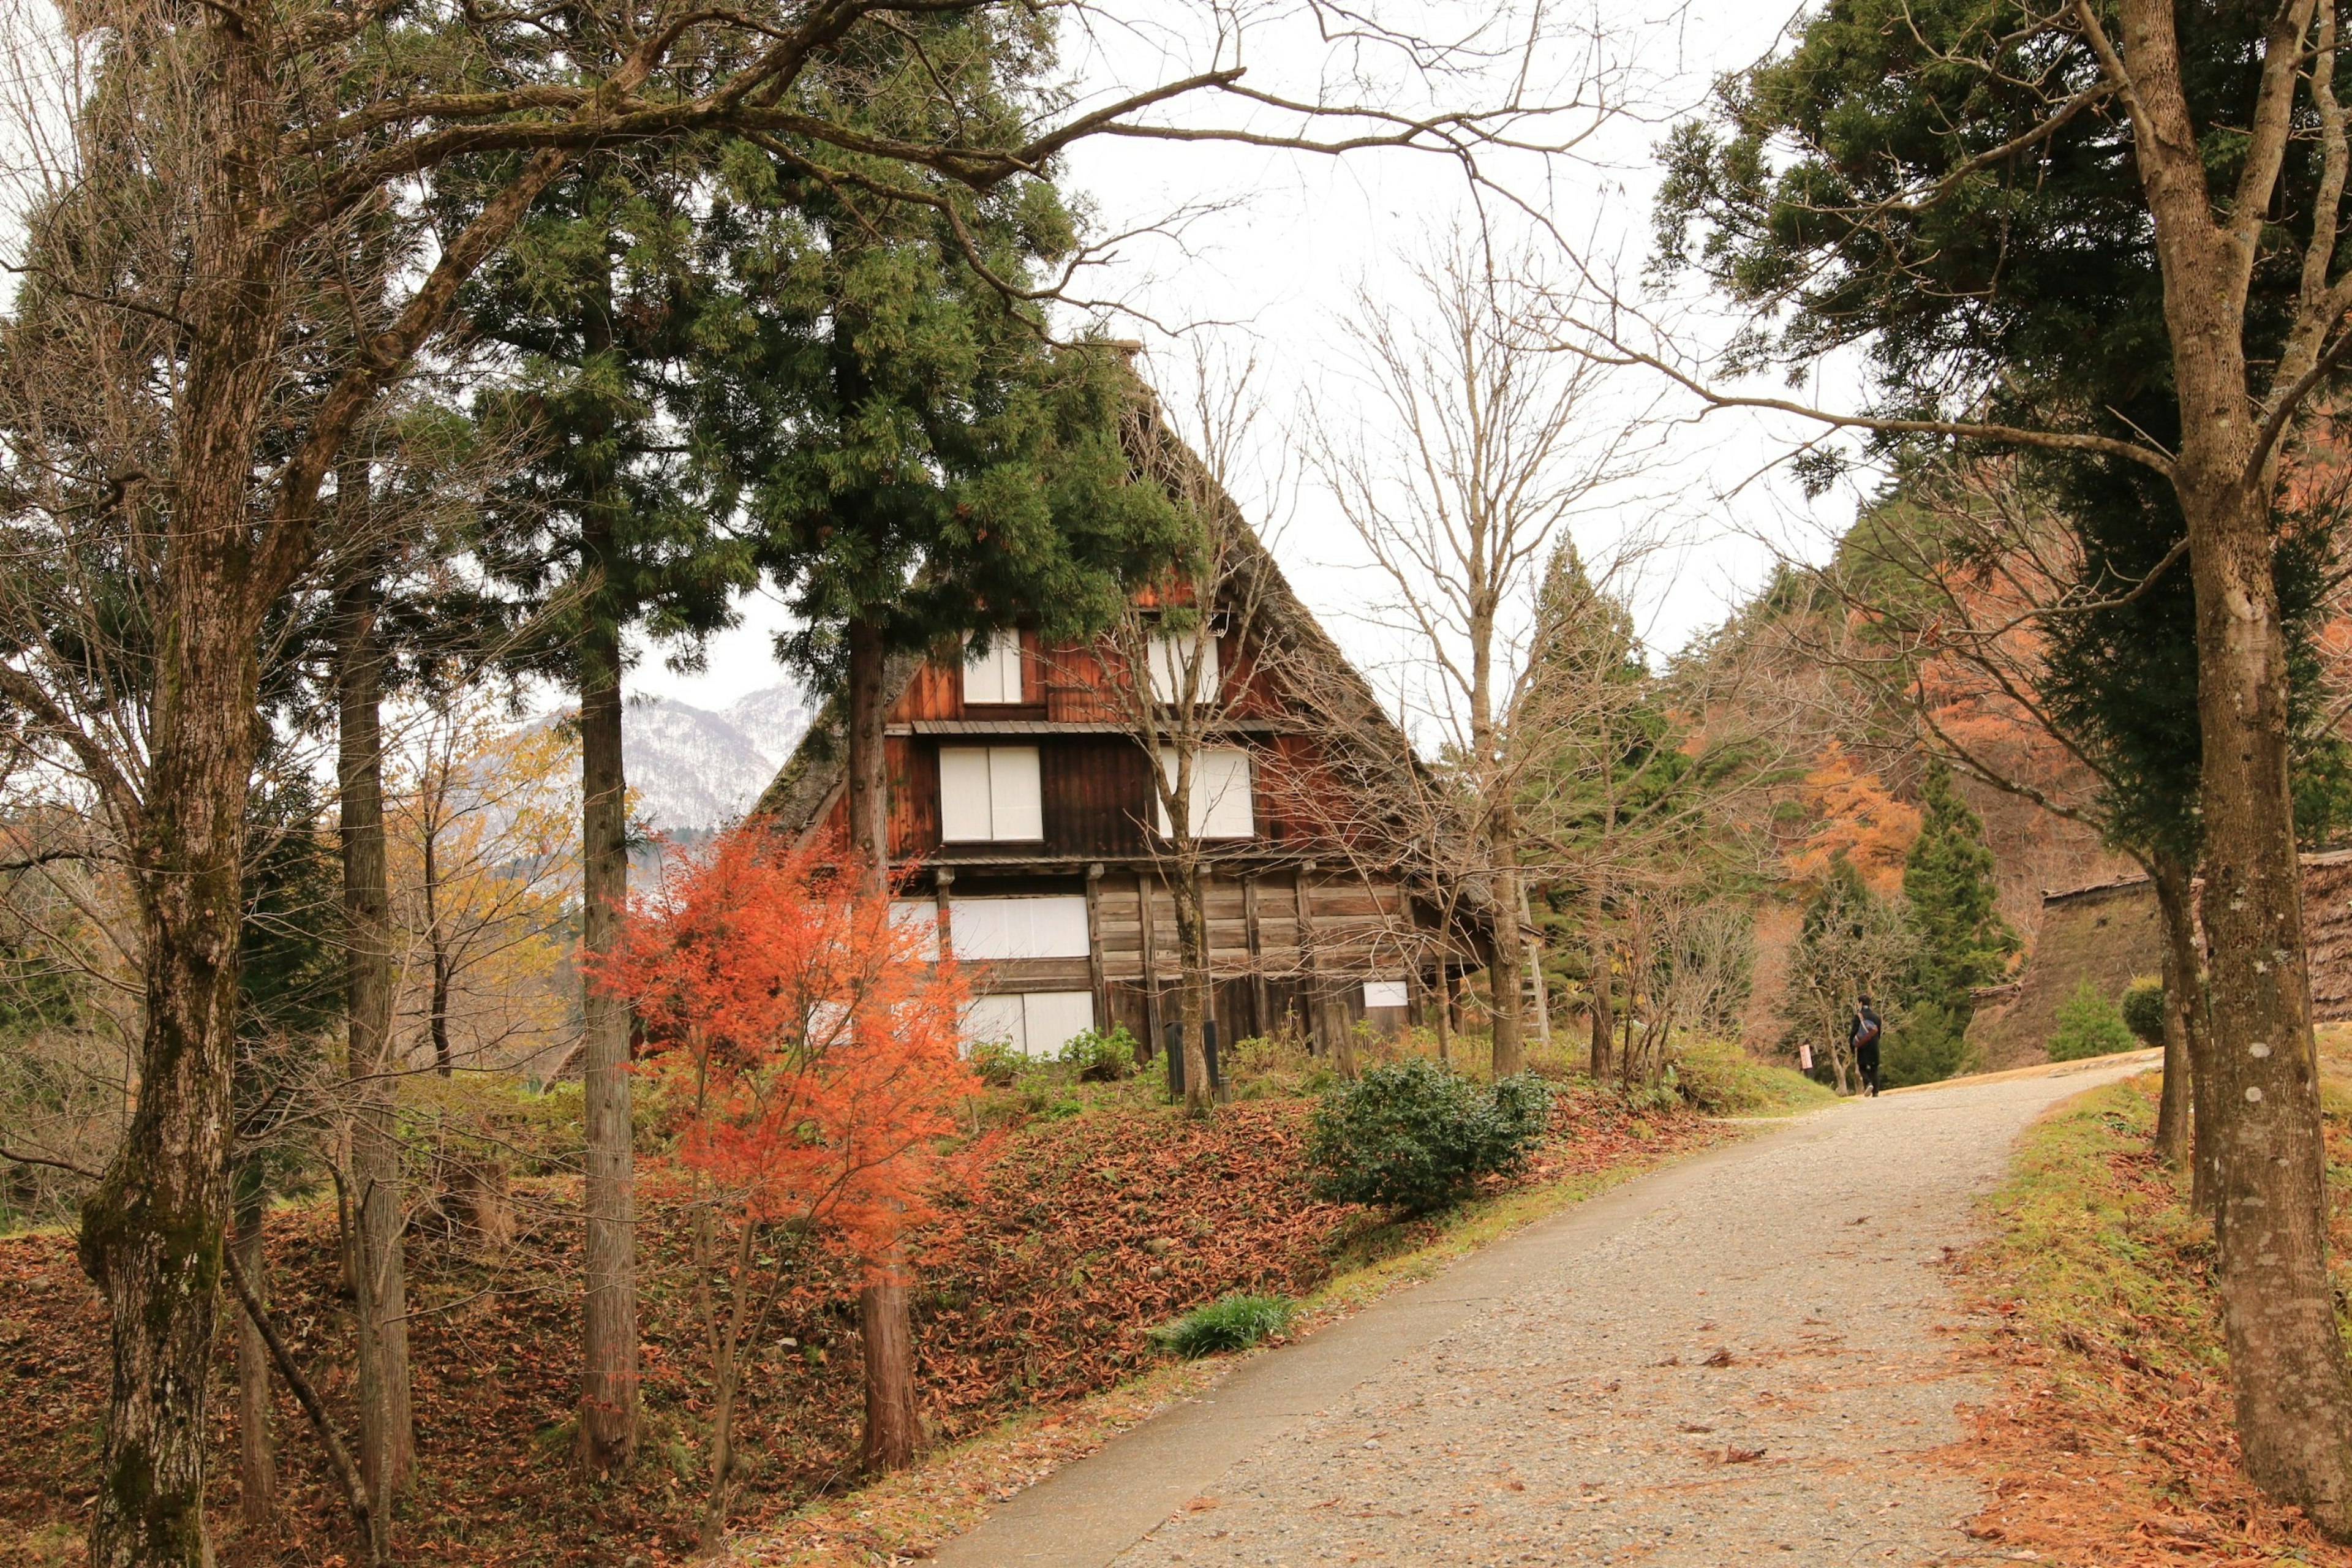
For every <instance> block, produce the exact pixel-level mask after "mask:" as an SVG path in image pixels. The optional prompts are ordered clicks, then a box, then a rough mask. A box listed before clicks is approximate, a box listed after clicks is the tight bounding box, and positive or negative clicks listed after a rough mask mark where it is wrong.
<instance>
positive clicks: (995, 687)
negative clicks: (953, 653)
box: [963, 626, 1021, 704]
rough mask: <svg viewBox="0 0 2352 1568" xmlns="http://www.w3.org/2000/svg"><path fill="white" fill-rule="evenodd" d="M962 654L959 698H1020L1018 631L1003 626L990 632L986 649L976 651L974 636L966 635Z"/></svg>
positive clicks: (988, 699) (994, 699)
mask: <svg viewBox="0 0 2352 1568" xmlns="http://www.w3.org/2000/svg"><path fill="white" fill-rule="evenodd" d="M963 640H964V653H963V700H965V701H966V702H978V703H983V704H984V703H991V702H1018V701H1020V700H1021V634H1020V633H1019V632H1017V631H1015V630H1013V628H1012V627H1011V626H1006V627H1003V628H1002V629H1001V630H998V631H996V632H993V633H992V634H990V637H989V643H988V651H987V652H986V653H981V652H978V651H976V639H975V638H973V637H969V636H967V637H965V638H964V639H963Z"/></svg>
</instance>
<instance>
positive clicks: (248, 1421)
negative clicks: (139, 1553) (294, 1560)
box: [231, 1177, 278, 1530]
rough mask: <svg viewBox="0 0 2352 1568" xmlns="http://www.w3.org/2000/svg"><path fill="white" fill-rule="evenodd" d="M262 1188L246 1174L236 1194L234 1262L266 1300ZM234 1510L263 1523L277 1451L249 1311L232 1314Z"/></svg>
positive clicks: (250, 1524) (264, 1357)
mask: <svg viewBox="0 0 2352 1568" xmlns="http://www.w3.org/2000/svg"><path fill="white" fill-rule="evenodd" d="M267 1207H268V1192H267V1191H266V1190H265V1189H264V1188H263V1186H262V1184H261V1183H260V1182H259V1181H258V1180H257V1179H253V1178H251V1177H247V1178H246V1180H245V1182H244V1183H243V1184H242V1190H240V1191H239V1192H238V1194H237V1202H236V1237H235V1239H234V1241H233V1242H232V1243H231V1245H233V1246H234V1247H236V1258H237V1267H238V1268H241V1269H243V1270H244V1271H245V1277H246V1279H247V1280H249V1281H251V1283H252V1285H253V1289H254V1296H255V1299H256V1300H260V1301H262V1302H263V1303H264V1304H267V1302H268V1279H269V1270H268V1262H267V1259H266V1258H264V1256H263V1254H262V1247H261V1240H262V1237H261V1217H262V1214H263V1211H264V1210H265V1209H266V1208H267ZM236 1327H237V1335H236V1471H237V1511H238V1513H239V1514H240V1515H241V1516H242V1517H243V1518H244V1520H245V1525H246V1528H247V1530H262V1529H266V1528H267V1527H268V1524H269V1521H271V1520H272V1519H273V1518H275V1517H276V1516H277V1513H278V1455H277V1451H276V1447H275V1445H274V1443H273V1441H272V1439H271V1436H270V1430H269V1415H270V1411H269V1346H268V1344H267V1343H266V1342H264V1341H263V1340H262V1337H261V1325H260V1324H259V1323H257V1322H256V1321H254V1320H253V1318H252V1315H251V1314H249V1313H245V1312H240V1313H238V1314H237V1320H236Z"/></svg>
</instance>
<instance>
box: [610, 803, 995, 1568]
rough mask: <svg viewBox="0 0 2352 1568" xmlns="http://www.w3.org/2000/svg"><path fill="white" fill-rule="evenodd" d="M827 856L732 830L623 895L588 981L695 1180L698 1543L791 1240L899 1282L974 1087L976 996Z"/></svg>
mask: <svg viewBox="0 0 2352 1568" xmlns="http://www.w3.org/2000/svg"><path fill="white" fill-rule="evenodd" d="M839 859H840V847H839V846H837V845H835V844H833V843H831V842H828V841H826V840H823V839H817V840H814V841H812V842H810V843H807V844H803V845H801V846H798V847H792V846H786V845H784V844H782V843H780V842H779V841H777V840H776V839H775V838H774V837H772V836H771V835H769V834H767V833H766V832H764V831H762V830H761V829H760V828H759V827H757V826H751V827H745V828H739V829H737V830H736V831H734V832H731V833H729V834H727V835H726V836H724V837H721V838H720V839H719V842H718V843H717V844H716V845H714V846H713V847H711V849H710V850H709V852H708V853H707V854H705V855H703V856H701V857H698V858H687V859H682V860H679V861H677V862H673V863H672V865H671V866H670V868H668V869H667V870H666V872H665V875H664V877H663V879H662V884H661V886H660V888H659V889H658V890H656V891H655V892H653V893H651V894H649V895H647V896H645V897H642V898H638V899H635V900H632V901H631V904H630V907H629V912H628V917H627V919H626V920H625V922H624V923H623V928H622V931H621V937H620V941H619V942H617V943H616V944H615V945H614V948H613V949H612V950H611V952H609V953H607V954H605V955H603V956H601V957H599V958H597V959H595V960H593V970H592V976H593V980H592V983H593V984H594V985H595V986H596V987H597V988H599V989H601V990H605V991H609V992H612V993H614V994H616V995H618V996H619V997H621V998H622V999H624V1000H625V1001H628V1002H630V1003H632V1004H634V1005H635V1009H636V1014H637V1016H638V1018H639V1019H640V1020H641V1022H642V1024H643V1026H644V1029H645V1050H646V1068H645V1070H646V1071H648V1072H650V1073H651V1074H652V1075H654V1077H655V1079H656V1081H657V1082H658V1083H659V1084H660V1085H661V1086H662V1089H663V1093H662V1095H661V1103H662V1104H663V1105H665V1106H666V1107H667V1109H668V1111H669V1115H670V1118H671V1121H672V1125H673V1129H674V1131H676V1133H677V1146H676V1147H677V1154H676V1158H677V1163H678V1164H679V1165H680V1166H681V1167H683V1169H684V1171H685V1172H686V1173H687V1174H688V1177H689V1178H690V1180H691V1182H692V1184H693V1192H694V1201H693V1203H692V1204H691V1205H690V1207H691V1213H692V1215H693V1220H692V1224H693V1227H694V1234H693V1247H692V1257H693V1258H694V1262H695V1267H696V1269H697V1271H698V1275H699V1277H700V1280H701V1283H700V1284H699V1285H698V1288H697V1289H696V1291H695V1296H696V1300H697V1301H698V1306H699V1310H700V1313H701V1317H702V1324H701V1327H702V1330H703V1335H704V1339H705V1342H706V1345H707V1348H708V1351H709V1357H710V1375H711V1397H710V1404H709V1419H710V1433H709V1437H710V1493H709V1504H708V1507H707V1510H706V1512H705V1517H704V1527H703V1536H704V1542H705V1544H706V1546H710V1545H715V1544H716V1543H717V1542H718V1540H719V1536H720V1534H721V1533H722V1532H723V1531H724V1529H725V1526H726V1521H727V1500H728V1496H729V1484H730V1479H731V1476H732V1473H733V1471H734V1469H735V1468H736V1466H735V1457H734V1439H733V1433H732V1430H731V1426H732V1416H733V1412H734V1407H735V1396H736V1392H737V1386H738V1381H739V1377H740V1371H741V1365H742V1359H741V1358H742V1354H743V1352H744V1351H745V1350H746V1349H748V1348H751V1347H754V1346H757V1345H758V1344H760V1343H761V1342H762V1340H763V1337H764V1336H763V1334H762V1325H763V1324H764V1322H765V1321H766V1320H767V1314H768V1312H769V1310H770V1309H771V1308H772V1305H773V1303H774V1301H775V1300H776V1298H777V1296H778V1294H779V1293H780V1292H781V1291H782V1290H783V1289H785V1288H786V1287H787V1285H788V1284H789V1282H790V1280H791V1278H792V1274H793V1269H794V1267H795V1265H796V1264H797V1263H798V1261H799V1249H798V1247H797V1246H796V1245H795V1242H794V1239H793V1238H795V1237H814V1240H815V1242H816V1243H817V1245H819V1246H821V1247H824V1248H827V1249H831V1250H835V1251H837V1252H840V1253H843V1254H845V1255H847V1256H848V1257H849V1258H852V1259H853V1260H854V1261H855V1262H856V1265H857V1266H858V1268H859V1269H860V1271H861V1273H862V1274H863V1275H864V1277H865V1279H866V1281H867V1283H868V1285H869V1286H870V1285H871V1284H873V1283H874V1282H877V1281H879V1280H883V1279H893V1278H896V1279H897V1282H898V1284H900V1285H901V1286H903V1285H904V1284H905V1282H906V1281H905V1279H904V1277H903V1274H902V1273H901V1272H900V1271H901V1270H902V1269H903V1267H904V1259H905V1256H906V1247H905V1237H906V1236H907V1234H908V1230H909V1229H910V1228H911V1227H912V1226H916V1225H918V1224H919V1223H921V1222H922V1221H923V1220H924V1219H926V1218H928V1217H929V1215H931V1214H932V1213H933V1207H932V1205H933V1200H934V1198H935V1196H936V1194H937V1191H938V1188H939V1185H940V1183H941V1181H942V1180H944V1179H945V1178H946V1176H947V1173H948V1172H949V1167H948V1166H947V1165H946V1163H944V1161H943V1160H942V1158H941V1155H940V1143H941V1140H943V1139H945V1138H946V1137H947V1136H948V1135H949V1134H950V1133H952V1132H953V1131H955V1130H956V1121H955V1115H954V1111H955V1107H956V1105H957V1103H958V1102H959V1101H960V1100H961V1099H963V1098H964V1097H966V1096H968V1095H971V1094H972V1093H975V1092H977V1090H978V1089H979V1087H980V1085H979V1081H978V1080H977V1079H974V1078H973V1077H972V1076H971V1069H970V1068H969V1067H967V1066H966V1064H965V1063H964V1060H963V1057H962V1049H961V1020H962V1015H963V1008H964V1005H965V1004H966V1002H967V1001H968V999H969V993H968V991H967V990H966V988H965V986H964V984H963V980H962V977H961V974H960V973H958V971H957V968H956V965H955V964H954V963H953V962H952V961H949V962H945V963H936V964H935V963H931V962H929V960H930V956H931V955H930V953H929V951H928V941H927V935H928V933H926V932H924V931H922V929H921V928H919V927H917V926H912V925H908V924H907V923H905V922H902V921H897V920H894V919H893V918H892V915H891V903H890V898H889V893H890V891H891V889H888V888H886V889H883V890H882V892H881V893H879V894H878V895H877V894H876V893H875V892H873V891H871V890H870V889H866V888H864V887H862V886H861V885H859V884H857V883H856V882H855V881H848V882H845V880H844V879H842V878H840V877H839V876H837V875H836V874H835V872H836V870H837V868H838V862H839Z"/></svg>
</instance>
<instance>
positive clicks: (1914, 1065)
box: [1878, 1002, 1977, 1089]
mask: <svg viewBox="0 0 2352 1568" xmlns="http://www.w3.org/2000/svg"><path fill="white" fill-rule="evenodd" d="M1976 1063H1977V1053H1976V1051H1975V1050H1974V1048H1972V1047H1970V1046H1969V1041H1968V1027H1967V1026H1966V1025H1964V1024H1962V1023H1961V1022H1960V1021H1959V1020H1958V1018H1955V1017H1954V1016H1952V1015H1951V1014H1950V1013H1948V1012H1947V1011H1945V1009H1943V1008H1942V1007H1939V1006H1937V1005H1936V1004H1935V1003H1933V1002H1926V1003H1922V1004H1921V1005H1918V1006H1916V1007H1913V1008H1911V1009H1910V1010H1909V1011H1907V1012H1906V1014H1905V1015H1904V1016H1903V1018H1902V1020H1901V1021H1900V1022H1899V1023H1895V1024H1894V1025H1892V1026H1889V1027H1888V1029H1887V1031H1886V1043H1885V1046H1883V1047H1881V1048H1880V1050H1879V1062H1878V1068H1879V1071H1878V1081H1879V1082H1880V1083H1882V1084H1885V1086H1886V1087H1887V1088H1888V1089H1901V1088H1902V1087H1904V1086H1905V1085H1906V1084H1913V1083H1941V1082H1942V1081H1943V1080H1944V1079H1948V1078H1954V1077H1957V1076H1958V1075H1959V1074H1961V1073H1964V1072H1967V1071H1969V1070H1970V1069H1971V1068H1974V1067H1975V1066H1976Z"/></svg>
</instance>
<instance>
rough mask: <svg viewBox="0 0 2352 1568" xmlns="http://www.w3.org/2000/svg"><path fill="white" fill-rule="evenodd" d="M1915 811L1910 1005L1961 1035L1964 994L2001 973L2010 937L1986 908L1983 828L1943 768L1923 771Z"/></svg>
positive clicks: (1990, 895) (1909, 882)
mask: <svg viewBox="0 0 2352 1568" xmlns="http://www.w3.org/2000/svg"><path fill="white" fill-rule="evenodd" d="M1919 805H1920V814H1919V834H1918V837H1916V838H1914V839H1912V841H1911V850H1910V853H1909V854H1908V855H1907V856H1906V857H1905V858H1904V861H1903V897H1904V898H1905V900H1907V901H1908V902H1909V904H1910V921H1911V930H1912V931H1913V933H1914V934H1915V936H1916V939H1917V941H1918V943H1919V952H1918V958H1917V960H1916V964H1915V967H1914V971H1913V973H1914V980H1913V982H1912V986H1911V994H1912V1000H1913V1003H1914V1005H1925V1006H1933V1007H1939V1008H1941V1009H1943V1011H1944V1013H1945V1014H1946V1016H1948V1017H1949V1018H1950V1019H1951V1021H1952V1024H1953V1026H1954V1027H1955V1028H1957V1029H1962V1030H1965V1029H1966V1028H1967V1027H1968V1024H1969V1017H1970V1016H1971V1015H1972V1014H1973V1013H1974V1012H1975V1004H1974V1003H1973V1002H1972V1001H1971V1000H1970V999H1969V993H1970V992H1971V991H1973V990H1975V989H1976V988H1977V987H1978V986H1979V985H1990V984H1992V983H1993V982H1994V981H1996V980H1998V979H2000V977H2001V975H2002V974H2003V973H2006V972H2007V971H2008V969H2009V961H2010V960H2011V958H2012V957H2014V956H2015V955H2016V953H2017V949H2018V940H2017V932H2016V931H2013V930H2011V928H2010V924H2009V922H2008V921H2005V920H2003V919H2001V917H2000V911H1999V910H1995V909H1994V908H1993V901H1994V900H1995V899H1996V898H1997V897H1998V896H1999V889H1998V888H1997V887H1996V885H1995V884H1994V881H1993V874H1992V870H1993V863H1992V850H1991V849H1990V847H1987V846H1986V844H1985V840H1984V821H1983V819H1982V818H1980V817H1979V816H1977V814H1976V812H1975V811H1974V810H1973V809H1972V808H1971V807H1970V806H1969V803H1968V802H1967V801H1965V800H1962V799H1961V798H1960V795H1959V791H1958V790H1957V789H1955V788H1954V787H1953V785H1952V772H1951V770H1950V769H1949V768H1948V767H1946V766H1945V765H1944V764H1943V763H1940V762H1937V763H1929V764H1928V767H1927V778H1926V779H1925V781H1924V782H1923V783H1922V785H1921V788H1920V792H1919Z"/></svg>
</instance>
